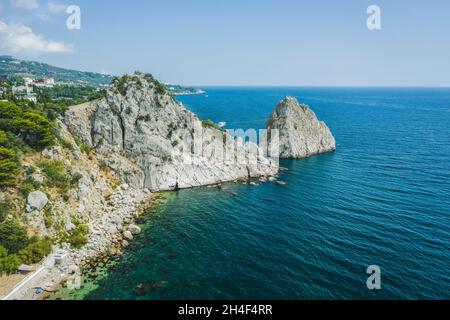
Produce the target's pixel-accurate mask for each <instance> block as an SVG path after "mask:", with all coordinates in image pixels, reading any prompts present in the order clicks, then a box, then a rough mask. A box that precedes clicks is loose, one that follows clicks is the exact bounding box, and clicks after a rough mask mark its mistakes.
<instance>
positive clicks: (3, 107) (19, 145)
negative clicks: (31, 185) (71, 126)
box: [0, 102, 54, 188]
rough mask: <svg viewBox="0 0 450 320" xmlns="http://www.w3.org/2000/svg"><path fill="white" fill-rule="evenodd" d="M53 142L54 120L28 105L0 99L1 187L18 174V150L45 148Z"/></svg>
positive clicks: (13, 180)
mask: <svg viewBox="0 0 450 320" xmlns="http://www.w3.org/2000/svg"><path fill="white" fill-rule="evenodd" d="M53 141H54V133H53V123H52V122H51V121H50V120H48V119H47V118H46V117H45V116H44V115H42V114H41V113H40V111H39V110H37V109H36V110H34V109H33V108H32V107H30V106H29V105H22V106H18V105H16V104H14V103H11V102H0V188H1V187H6V186H11V185H13V184H14V183H15V181H16V176H17V174H18V173H19V165H18V159H17V154H16V152H17V151H23V149H24V148H25V147H26V148H28V147H31V148H35V149H38V148H43V147H46V146H49V145H51V144H52V143H53Z"/></svg>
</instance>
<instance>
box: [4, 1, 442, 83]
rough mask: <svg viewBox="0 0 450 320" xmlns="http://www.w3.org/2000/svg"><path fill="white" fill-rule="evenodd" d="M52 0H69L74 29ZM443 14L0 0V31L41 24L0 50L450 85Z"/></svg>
mask: <svg viewBox="0 0 450 320" xmlns="http://www.w3.org/2000/svg"><path fill="white" fill-rule="evenodd" d="M17 2H19V3H17ZM49 2H50V3H52V4H53V6H52V7H51V8H52V10H50V7H49V6H48V3H49ZM58 3H59V4H65V3H69V4H77V5H78V6H79V7H80V8H81V14H82V15H81V19H82V29H81V30H79V31H69V30H68V29H66V27H65V24H66V23H65V21H66V18H67V16H68V15H67V14H66V13H64V12H63V11H62V10H59V9H60V7H58V6H56V5H55V4H58ZM36 4H37V5H38V6H37V7H36ZM370 4H376V5H378V6H380V7H381V18H382V30H380V31H369V30H368V29H367V27H366V19H367V16H368V15H367V14H366V9H367V7H368V6H369V5H370ZM449 16H450V1H448V0H432V1H429V0H428V1H427V0H422V1H420V0H408V1H407V0H396V1H392V0H372V1H366V0H342V1H331V0H329V1H325V0H316V1H301V0H296V1H294V0H291V1H288V0H284V1H283V0H277V1H275V0H274V1H264V0H258V1H245V0H241V1H234V0H228V1H209V0H208V1H206V0H205V1H195V0H192V1H186V0H185V1H178V0H172V1H161V0H159V1H153V0H150V1H149V0H141V1H138V0H134V1H133V0H128V1H116V0H115V1H107V0H94V1H93V0H70V1H68V2H64V1H63V0H51V1H50V0H0V22H2V23H3V31H1V30H2V27H1V25H0V41H1V40H2V38H1V37H3V41H6V40H5V39H7V40H8V41H12V42H14V41H13V40H11V38H9V39H8V38H5V37H7V36H8V32H9V33H12V34H13V36H14V34H15V33H14V32H16V34H17V32H18V31H17V30H16V29H14V28H17V26H18V25H23V26H27V27H29V28H31V29H32V34H33V36H37V35H38V34H40V35H41V38H40V39H34V40H36V42H37V44H36V46H37V48H39V49H37V50H33V49H30V48H28V49H26V48H25V49H20V48H21V47H20V45H21V44H20V43H12V44H11V45H10V46H6V45H5V44H3V46H2V45H1V44H0V53H11V52H12V53H13V55H14V56H17V57H20V58H25V59H35V60H39V61H43V62H47V63H51V64H54V65H57V66H62V67H68V68H74V69H81V70H89V71H100V70H106V71H107V72H109V73H112V74H122V73H129V72H132V71H134V70H142V71H145V72H151V73H153V74H154V75H155V76H157V77H159V78H160V79H162V80H163V81H165V82H172V83H180V84H185V85H255V86H257V85H293V86H297V85H298V86H305V85H309V86H330V85H331V86H450V18H449ZM5 25H6V27H5ZM14 26H15V27H14ZM5 30H6V31H5ZM26 32H29V30H28V31H26ZM2 33H3V35H2ZM22 33H23V32H22ZM16 42H17V41H16ZM51 42H55V43H57V45H60V46H63V49H61V50H59V49H56V50H51V49H48V48H53V46H51V45H50V46H49V43H51ZM4 43H5V42H4ZM55 43H53V44H55ZM14 45H18V46H19V48H16V47H14ZM58 48H59V47H58ZM49 51H50V52H49ZM52 51H57V52H52ZM58 51H63V52H58ZM66 51H67V52H66Z"/></svg>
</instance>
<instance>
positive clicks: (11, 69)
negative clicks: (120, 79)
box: [0, 56, 113, 87]
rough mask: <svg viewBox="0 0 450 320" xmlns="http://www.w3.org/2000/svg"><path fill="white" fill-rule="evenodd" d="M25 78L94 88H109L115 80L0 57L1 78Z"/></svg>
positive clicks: (110, 77)
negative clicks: (52, 80)
mask: <svg viewBox="0 0 450 320" xmlns="http://www.w3.org/2000/svg"><path fill="white" fill-rule="evenodd" d="M23 76H32V77H35V78H38V79H39V78H40V79H45V78H46V77H53V78H54V79H55V80H56V81H57V82H62V83H66V84H72V85H83V86H93V87H102V86H107V85H109V83H110V82H111V80H112V78H113V76H111V75H107V74H101V73H96V72H85V71H77V70H70V69H64V68H59V67H55V66H52V65H49V64H46V63H42V62H37V61H26V60H20V59H16V58H14V57H11V56H0V77H4V78H8V79H10V78H13V77H16V78H21V77H23Z"/></svg>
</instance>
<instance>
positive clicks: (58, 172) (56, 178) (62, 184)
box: [39, 161, 70, 191]
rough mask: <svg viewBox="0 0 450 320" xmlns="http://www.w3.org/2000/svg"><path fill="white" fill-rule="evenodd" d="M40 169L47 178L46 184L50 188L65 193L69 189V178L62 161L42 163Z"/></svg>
mask: <svg viewBox="0 0 450 320" xmlns="http://www.w3.org/2000/svg"><path fill="white" fill-rule="evenodd" d="M39 167H40V168H41V170H42V172H43V173H44V176H45V178H46V179H45V183H46V185H47V186H48V187H50V188H58V189H60V190H62V191H65V190H66V189H67V188H68V187H69V182H70V180H69V176H68V174H67V171H66V168H65V166H64V163H62V162H61V161H42V162H41V163H39Z"/></svg>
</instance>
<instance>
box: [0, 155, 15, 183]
mask: <svg viewBox="0 0 450 320" xmlns="http://www.w3.org/2000/svg"><path fill="white" fill-rule="evenodd" d="M18 172H19V166H18V164H17V159H16V153H15V152H14V151H13V150H10V149H7V148H4V147H1V146H0V187H6V186H10V185H13V184H14V183H15V181H16V176H17V173H18Z"/></svg>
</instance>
